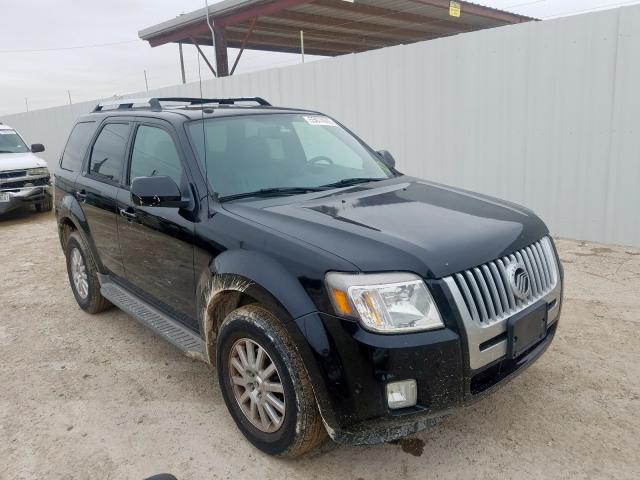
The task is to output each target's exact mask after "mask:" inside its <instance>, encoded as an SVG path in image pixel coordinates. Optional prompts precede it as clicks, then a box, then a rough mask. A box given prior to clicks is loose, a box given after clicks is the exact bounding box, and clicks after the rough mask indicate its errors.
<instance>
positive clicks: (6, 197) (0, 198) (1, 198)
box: [0, 193, 9, 202]
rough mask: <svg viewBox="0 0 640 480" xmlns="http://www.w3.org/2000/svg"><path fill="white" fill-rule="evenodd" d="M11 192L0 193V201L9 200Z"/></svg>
mask: <svg viewBox="0 0 640 480" xmlns="http://www.w3.org/2000/svg"><path fill="white" fill-rule="evenodd" d="M8 201H9V194H8V193H0V202H8Z"/></svg>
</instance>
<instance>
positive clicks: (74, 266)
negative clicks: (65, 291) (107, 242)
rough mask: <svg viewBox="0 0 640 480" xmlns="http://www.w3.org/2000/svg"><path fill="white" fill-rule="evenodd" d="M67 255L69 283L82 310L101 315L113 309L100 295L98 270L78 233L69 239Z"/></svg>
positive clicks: (74, 233)
mask: <svg viewBox="0 0 640 480" xmlns="http://www.w3.org/2000/svg"><path fill="white" fill-rule="evenodd" d="M65 253H66V256H67V273H68V275H69V283H70V284H71V290H72V291H73V296H74V297H75V298H76V302H78V305H80V308H82V309H83V310H85V311H87V312H89V313H99V312H102V311H103V310H106V309H107V308H109V307H111V303H109V301H108V300H107V299H106V298H104V297H103V296H102V294H101V293H100V281H99V280H98V270H97V268H96V265H95V263H94V261H93V257H92V256H91V254H90V253H89V252H88V251H87V248H86V247H85V245H84V241H83V240H82V237H80V235H79V234H78V232H73V233H71V234H70V235H69V237H68V238H67V243H66V251H65Z"/></svg>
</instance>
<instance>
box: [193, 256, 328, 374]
mask: <svg viewBox="0 0 640 480" xmlns="http://www.w3.org/2000/svg"><path fill="white" fill-rule="evenodd" d="M198 303H199V311H200V315H199V316H200V328H201V332H202V335H203V338H204V340H205V343H206V347H207V352H206V356H207V360H208V361H209V362H210V363H211V364H212V365H214V364H215V349H216V340H217V332H218V329H219V327H220V325H221V324H222V322H223V321H224V318H225V317H226V316H227V315H228V314H229V313H230V312H231V311H233V310H235V309H236V308H239V307H241V306H243V305H247V304H251V303H259V304H260V305H261V306H263V307H264V308H265V309H267V310H269V311H270V312H271V313H272V314H274V315H275V316H276V318H278V319H279V320H280V321H282V322H283V324H288V323H290V322H292V321H293V320H294V319H295V318H298V317H300V316H302V315H305V314H307V313H310V312H313V311H315V310H316V308H315V305H314V304H313V302H312V301H311V299H310V298H309V296H308V295H307V292H306V291H305V290H304V288H303V287H302V285H301V284H300V282H299V280H298V279H297V278H295V277H294V276H293V275H292V274H291V273H289V272H288V271H287V270H286V269H285V268H284V267H283V266H282V265H280V264H279V263H278V262H276V261H275V260H274V259H272V258H270V257H268V256H267V255H264V254H262V253H260V252H253V251H247V250H233V251H226V252H223V253H221V254H220V255H218V256H217V257H215V258H214V259H212V261H211V262H210V263H209V265H208V268H207V269H206V270H205V271H204V272H203V273H202V275H201V277H200V279H199V281H198Z"/></svg>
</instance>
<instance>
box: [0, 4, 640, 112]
mask: <svg viewBox="0 0 640 480" xmlns="http://www.w3.org/2000/svg"><path fill="white" fill-rule="evenodd" d="M356 1H357V0H356ZM475 1H476V3H481V4H484V5H488V6H492V7H495V8H500V9H505V10H509V11H513V12H517V13H521V14H524V15H529V16H533V17H538V18H542V19H545V18H553V17H557V16H565V15H573V14H577V13H580V12H583V11H592V10H596V9H601V8H611V7H616V6H621V5H629V4H633V3H640V0H634V1H624V0H475ZM209 3H210V4H213V3H216V2H215V0H210V2H209ZM203 6H204V0H108V1H105V0H82V1H79V0H55V1H52V0H2V5H0V115H2V114H7V113H12V112H22V111H24V110H25V109H26V105H25V98H28V103H29V109H30V110H35V109H39V108H46V107H51V106H56V105H61V104H64V103H67V102H68V101H69V100H68V93H67V91H70V93H71V98H72V100H73V101H74V102H78V101H84V100H93V99H97V98H104V97H108V96H111V95H114V94H126V93H127V92H136V91H141V90H144V89H145V79H144V70H146V71H147V78H148V83H149V88H157V87H162V86H167V85H174V84H177V83H180V81H181V80H180V67H179V63H178V47H177V45H173V44H171V45H165V46H162V47H157V48H150V47H149V46H148V44H147V43H146V42H143V41H142V40H139V39H138V31H139V30H141V29H143V28H145V27H148V26H151V25H154V24H156V23H159V22H162V21H165V20H168V19H170V18H173V17H175V16H177V15H178V14H180V13H186V12H190V11H192V10H195V9H198V8H202V7H203ZM104 44H109V45H106V46H105V45H104ZM89 45H94V46H93V47H88V46H89ZM95 45H100V46H95ZM208 53H209V54H210V55H211V56H212V57H213V52H212V51H209V52H208ZM234 58H235V53H234V51H232V52H230V62H232V61H233V59H234ZM307 58H309V57H307ZM299 61H300V56H298V55H289V54H274V53H265V52H257V51H246V52H245V53H244V55H243V57H242V60H241V61H240V63H239V65H238V69H237V72H246V71H252V70H258V69H264V68H269V67H272V66H283V65H287V64H291V63H297V62H299ZM185 63H186V70H187V81H195V80H196V79H197V78H198V77H197V76H198V62H197V57H196V55H195V54H194V49H193V48H192V47H186V48H185ZM202 72H203V78H210V77H211V76H212V75H211V73H210V72H208V71H206V70H203V71H202Z"/></svg>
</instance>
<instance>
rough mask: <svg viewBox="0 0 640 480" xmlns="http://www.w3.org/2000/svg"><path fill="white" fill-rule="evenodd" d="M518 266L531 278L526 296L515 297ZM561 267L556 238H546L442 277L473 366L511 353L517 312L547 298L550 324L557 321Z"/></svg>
mask: <svg viewBox="0 0 640 480" xmlns="http://www.w3.org/2000/svg"><path fill="white" fill-rule="evenodd" d="M515 265H518V266H520V268H522V269H523V270H524V271H526V272H527V274H528V277H529V283H530V287H529V289H528V292H527V295H522V296H523V298H518V295H515V293H514V287H513V285H512V282H511V280H510V269H512V268H513V267H514V266H515ZM558 265H559V264H558V260H557V259H556V255H555V251H554V249H553V245H552V243H551V239H550V238H548V237H545V238H543V239H541V240H540V241H538V242H535V243H534V244H533V245H529V246H528V247H526V248H523V249H522V250H518V251H517V252H514V253H513V254H510V255H507V256H504V257H501V258H498V259H496V260H493V261H491V262H488V263H485V264H484V265H480V266H478V267H474V268H470V269H468V270H465V271H463V272H459V273H456V274H453V275H451V276H448V277H445V278H443V281H444V283H445V285H446V286H447V288H448V289H449V292H450V293H451V297H452V298H453V301H454V302H455V304H456V307H457V308H458V311H459V312H460V316H461V318H462V322H463V324H464V329H465V331H466V334H467V335H466V337H467V338H466V341H467V344H468V347H469V350H468V351H469V366H470V367H471V368H472V369H474V370H476V369H479V368H482V367H484V366H485V365H488V364H490V363H491V362H493V361H496V360H498V359H500V358H502V357H504V356H505V355H506V353H507V340H506V335H505V332H506V331H507V323H508V322H507V320H508V319H509V318H510V317H511V316H513V315H515V314H516V313H518V312H520V311H522V310H524V309H525V308H527V307H529V306H530V305H532V304H534V303H535V302H537V301H539V300H541V299H544V301H545V302H546V303H547V305H548V310H547V326H551V325H552V324H553V323H554V322H555V321H556V320H557V319H558V315H559V313H560V303H561V295H562V285H561V282H560V274H559V268H560V267H559V266H558Z"/></svg>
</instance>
